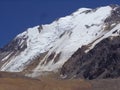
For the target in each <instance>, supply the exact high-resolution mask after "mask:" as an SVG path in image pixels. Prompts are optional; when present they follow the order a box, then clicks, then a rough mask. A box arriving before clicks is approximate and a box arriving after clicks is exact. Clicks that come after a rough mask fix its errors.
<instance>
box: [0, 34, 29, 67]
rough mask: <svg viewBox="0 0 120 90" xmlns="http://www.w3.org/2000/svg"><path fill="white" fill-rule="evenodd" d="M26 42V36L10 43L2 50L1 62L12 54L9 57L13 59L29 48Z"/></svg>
mask: <svg viewBox="0 0 120 90" xmlns="http://www.w3.org/2000/svg"><path fill="white" fill-rule="evenodd" d="M26 40H27V37H26V36H23V37H19V38H15V39H13V40H12V41H11V42H10V43H8V44H7V45H5V46H4V47H3V48H1V49H0V61H1V60H2V59H3V58H5V57H7V56H8V55H9V54H11V55H10V56H9V57H12V56H14V55H17V53H20V52H22V51H24V50H25V49H26V48H27V42H26ZM0 66H1V65H0Z"/></svg>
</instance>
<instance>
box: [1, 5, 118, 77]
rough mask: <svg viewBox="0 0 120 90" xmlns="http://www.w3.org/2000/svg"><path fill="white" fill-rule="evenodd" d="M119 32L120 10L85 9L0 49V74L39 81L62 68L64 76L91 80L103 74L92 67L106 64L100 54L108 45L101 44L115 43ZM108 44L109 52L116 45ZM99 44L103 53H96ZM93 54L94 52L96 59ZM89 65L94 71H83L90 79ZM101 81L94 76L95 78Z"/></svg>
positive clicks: (35, 29) (111, 8)
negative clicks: (2, 72)
mask: <svg viewBox="0 0 120 90" xmlns="http://www.w3.org/2000/svg"><path fill="white" fill-rule="evenodd" d="M119 31H120V7H119V6H118V5H110V6H104V7H99V8H96V9H90V8H81V9H79V10H77V11H76V12H74V13H72V14H71V15H69V16H66V17H62V18H60V19H58V20H56V21H54V22H53V23H51V24H46V25H40V26H35V27H33V28H29V29H28V30H27V31H25V32H23V33H21V34H19V35H17V36H16V37H15V38H14V39H13V40H12V41H11V42H10V43H9V44H8V45H6V46H5V47H4V48H2V49H0V70H1V71H9V72H22V73H24V74H25V75H27V76H31V77H36V76H39V75H41V74H42V73H43V72H57V71H59V70H60V69H61V68H62V70H61V73H62V75H61V76H64V77H70V78H71V77H84V78H89V79H90V77H91V75H93V74H95V73H97V74H98V73H99V72H96V70H95V72H93V73H91V71H92V70H94V69H96V68H95V67H96V66H95V65H91V63H92V62H93V64H95V63H98V62H104V60H102V59H101V57H100V56H101V54H100V53H102V52H103V51H104V50H103V51H102V49H103V48H104V47H105V46H104V43H103V45H99V44H101V43H102V42H103V40H106V39H107V38H111V40H112V39H113V41H114V39H115V38H114V37H117V36H119ZM118 40H119V39H118ZM107 41H108V42H106V43H105V44H106V47H105V48H108V49H109V47H111V45H112V43H113V42H112V41H109V40H107ZM110 42H111V43H110ZM116 42H117V41H116ZM109 43H110V46H109V45H108V44H109ZM96 44H97V45H99V48H100V50H101V51H99V52H97V51H96V50H97V49H98V48H96V46H97V45H96ZM101 46H103V47H101ZM108 46H109V47H108ZM118 46H119V45H118ZM92 50H94V55H93V52H92ZM91 52H92V54H91ZM110 52H111V51H110ZM111 53H112V52H111ZM111 53H107V54H111ZM99 54H100V55H99ZM103 54H104V53H103ZM105 54H106V53H105ZM118 55H119V53H118ZM90 56H91V57H90ZM95 56H96V57H95ZM103 56H105V55H103ZM83 57H84V58H85V59H83ZM97 57H100V58H99V59H100V60H99V61H95V60H96V58H97ZM88 58H89V59H90V60H88ZM104 58H105V59H106V58H107V57H106V56H105V57H104ZM107 59H108V58H107ZM83 61H84V63H83ZM94 61H95V62H94ZM107 61H109V60H107ZM118 61H119V60H118ZM89 62H91V63H89ZM113 62H114V60H113ZM85 63H88V65H86V66H85V67H86V68H88V67H89V66H91V67H90V68H89V69H90V70H87V69H86V68H84V69H85V70H83V71H84V72H85V71H86V73H87V74H89V75H90V76H89V75H86V76H84V75H83V71H82V69H81V68H83V67H84V64H85ZM111 64H112V62H111ZM111 64H110V65H111ZM102 66H103V65H101V66H100V67H102ZM100 67H99V66H98V67H97V68H100ZM104 69H106V68H105V67H104ZM117 69H118V68H117ZM98 71H99V70H98ZM107 71H109V70H107ZM81 73H82V74H81ZM100 74H101V73H100ZM98 76H99V75H97V77H98ZM97 77H96V76H93V78H97ZM93 78H92V79H93Z"/></svg>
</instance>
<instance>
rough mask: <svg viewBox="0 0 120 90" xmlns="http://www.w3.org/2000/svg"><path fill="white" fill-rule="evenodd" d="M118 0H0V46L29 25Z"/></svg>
mask: <svg viewBox="0 0 120 90" xmlns="http://www.w3.org/2000/svg"><path fill="white" fill-rule="evenodd" d="M110 4H118V5H120V0H0V47H2V46H3V45H5V44H7V43H8V42H9V41H11V40H12V39H13V38H14V37H15V36H16V35H17V34H19V33H21V32H23V31H25V30H26V29H27V28H29V27H33V26H36V25H40V24H48V23H51V22H52V21H54V20H55V19H57V18H59V17H62V16H66V15H69V14H71V13H72V12H74V11H76V10H77V9H78V8H81V7H88V8H96V7H99V6H106V5H110Z"/></svg>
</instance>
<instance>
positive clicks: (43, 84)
mask: <svg viewBox="0 0 120 90" xmlns="http://www.w3.org/2000/svg"><path fill="white" fill-rule="evenodd" d="M0 90H120V79H106V80H91V81H87V80H80V79H76V80H60V79H53V78H48V77H43V78H40V79H31V78H27V77H24V76H23V77H22V76H21V75H19V74H15V73H14V74H11V73H5V72H1V73H0Z"/></svg>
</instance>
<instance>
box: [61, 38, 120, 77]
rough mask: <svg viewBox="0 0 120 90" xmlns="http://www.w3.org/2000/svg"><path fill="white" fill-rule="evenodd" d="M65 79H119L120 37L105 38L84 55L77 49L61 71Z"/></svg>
mask: <svg viewBox="0 0 120 90" xmlns="http://www.w3.org/2000/svg"><path fill="white" fill-rule="evenodd" d="M61 74H63V75H67V78H85V79H98V78H117V77H120V36H118V37H112V38H107V39H104V40H103V41H101V42H100V43H98V44H97V45H96V46H95V47H94V48H93V49H92V50H91V51H89V52H88V53H87V54H85V53H84V52H83V50H82V48H81V49H79V50H78V51H77V52H76V53H75V54H74V55H73V56H72V57H71V58H70V59H69V60H68V61H67V62H66V63H65V64H64V65H63V68H62V69H61Z"/></svg>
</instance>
